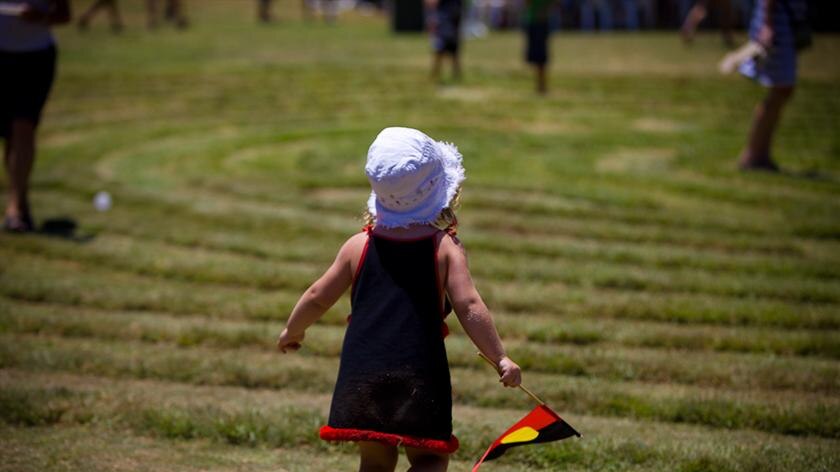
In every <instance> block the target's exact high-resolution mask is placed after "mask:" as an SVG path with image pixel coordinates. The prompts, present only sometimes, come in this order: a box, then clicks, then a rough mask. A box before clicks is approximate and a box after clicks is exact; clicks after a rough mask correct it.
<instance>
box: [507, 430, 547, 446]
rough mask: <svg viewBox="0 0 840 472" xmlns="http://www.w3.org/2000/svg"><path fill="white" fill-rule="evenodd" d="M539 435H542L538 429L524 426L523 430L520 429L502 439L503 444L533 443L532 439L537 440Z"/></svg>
mask: <svg viewBox="0 0 840 472" xmlns="http://www.w3.org/2000/svg"><path fill="white" fill-rule="evenodd" d="M539 435H540V433H539V432H538V431H537V430H536V429H534V428H532V427H530V426H523V427H522V428H519V429H517V430H516V431H514V432H512V433H510V434H508V435H507V436H505V437H504V438H502V444H510V443H517V442H527V441H531V440H532V439H536V437H537V436H539Z"/></svg>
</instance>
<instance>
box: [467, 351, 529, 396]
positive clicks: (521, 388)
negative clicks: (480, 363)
mask: <svg viewBox="0 0 840 472" xmlns="http://www.w3.org/2000/svg"><path fill="white" fill-rule="evenodd" d="M478 355H479V356H481V358H482V359H484V360H485V361H487V363H488V364H490V365H491V366H493V368H494V369H496V372H498V374H499V375H502V373H501V371H499V366H497V365H496V363H495V362H493V360H492V359H490V358H489V357H487V356H485V355H484V353H483V352H479V353H478ZM519 389H520V390H522V391H523V392H525V393H527V394H528V396H530V397H531V398H533V399H534V401H535V402H537V403H539V404H540V405H545V402H544V401H542V400H541V399H540V397H538V396H536V395H535V394H534V392H532V391H530V390H528V389H527V388H525V386H524V385H522V384H519Z"/></svg>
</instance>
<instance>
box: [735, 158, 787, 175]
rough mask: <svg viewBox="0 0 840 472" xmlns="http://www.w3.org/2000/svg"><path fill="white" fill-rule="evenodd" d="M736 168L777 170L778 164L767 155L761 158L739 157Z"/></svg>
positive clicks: (762, 170) (765, 170) (763, 170)
mask: <svg viewBox="0 0 840 472" xmlns="http://www.w3.org/2000/svg"><path fill="white" fill-rule="evenodd" d="M738 169H740V170H743V171H752V170H754V171H761V172H779V170H780V169H779V166H778V165H777V164H776V163H775V162H773V159H770V158H769V157H766V158H763V159H743V158H742V159H741V160H740V161H739V162H738Z"/></svg>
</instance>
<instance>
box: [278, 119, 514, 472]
mask: <svg viewBox="0 0 840 472" xmlns="http://www.w3.org/2000/svg"><path fill="white" fill-rule="evenodd" d="M365 172H366V174H367V176H368V180H369V181H370V184H371V187H372V189H373V191H372V192H371V195H370V199H369V200H368V204H367V207H368V209H367V211H368V215H369V216H370V220H371V221H370V222H371V223H372V224H371V225H368V226H367V227H366V228H365V230H364V231H363V232H361V233H359V234H356V235H355V236H352V237H351V238H350V239H348V240H347V242H346V243H344V245H343V246H342V247H341V249H340V250H339V252H338V256H337V257H336V259H335V262H333V264H332V266H330V268H329V269H328V270H327V271H326V273H324V275H322V276H321V278H320V279H318V280H317V281H316V282H315V283H314V284H313V285H312V286H311V287H309V289H307V290H306V292H305V293H304V294H303V296H302V297H301V299H300V300H299V301H298V303H297V305H296V306H295V308H294V310H293V311H292V314H291V316H290V317H289V320H288V322H287V324H286V329H284V330H283V332H282V333H281V334H280V337H279V338H278V340H277V347H278V349H279V350H280V351H282V352H284V353H285V352H287V351H294V350H297V349H298V348H300V343H301V342H302V341H303V339H304V333H305V331H306V328H308V327H309V326H310V325H311V324H312V323H314V322H315V321H316V320H317V319H318V318H320V317H321V315H323V314H324V312H326V311H327V310H328V309H329V308H330V307H331V306H332V305H333V304H334V303H335V302H336V301H337V300H338V299H339V297H341V295H342V294H343V293H344V292H345V291H346V290H347V289H348V288H351V287H352V288H351V291H350V296H351V307H352V308H351V315H350V317H348V322H349V324H348V327H347V333H346V334H345V337H344V344H343V346H342V350H341V363H340V367H339V371H338V380H337V381H336V386H335V392H334V394H333V399H332V405H331V407H330V417H329V422H328V425H327V426H323V427H322V428H321V431H320V436H321V438H322V439H324V440H328V441H355V442H357V443H358V445H359V453H360V456H361V465H360V469H359V470H360V471H362V472H369V471H393V470H394V468H395V467H396V464H397V457H398V450H397V447H398V446H404V447H405V451H406V455H407V457H408V460H409V462H410V463H411V469H410V470H411V471H421V470H422V471H445V470H446V468H447V465H448V462H449V454H451V453H452V452H454V451H455V450H456V449H457V448H458V440H457V439H456V438H455V436H453V435H452V390H451V385H450V379H449V365H448V361H447V358H446V349H445V346H444V342H443V338H444V336H446V334H447V329H446V324H445V323H444V321H443V319H444V317H445V316H446V315H447V313H448V312H449V310H450V309H451V308H454V310H455V314H456V315H457V317H458V320H459V321H460V322H461V325H462V326H463V327H464V331H465V332H466V333H467V335H468V336H469V337H470V339H472V341H473V343H475V345H476V346H477V347H478V349H479V350H480V351H481V352H482V353H484V354H486V355H487V356H488V357H489V358H490V359H492V360H494V361H495V362H496V365H497V366H498V368H499V370H500V372H501V379H500V381H501V382H502V383H503V384H504V385H505V386H508V387H516V386H518V385H519V383H520V381H521V373H520V369H519V366H518V365H516V363H514V362H513V361H512V360H510V359H509V358H508V357H507V356H506V355H505V350H504V347H503V346H502V342H501V340H500V339H499V335H498V334H497V333H496V328H495V326H494V324H493V319H492V317H491V316H490V313H489V311H488V310H487V307H486V306H485V304H484V302H483V301H482V299H481V296H480V295H479V294H478V291H477V290H476V288H475V286H474V285H473V281H472V278H471V276H470V272H469V269H468V268H467V258H466V253H465V251H464V247H463V246H462V245H461V243H460V242H459V241H458V239H457V238H456V237H455V236H454V234H455V226H456V225H457V220H456V218H455V213H454V210H455V207H456V206H457V202H458V194H459V188H460V184H461V182H462V181H463V180H464V168H463V167H462V165H461V155H460V154H459V153H458V150H457V149H456V148H455V146H453V145H451V144H446V143H442V142H438V141H434V140H433V139H431V138H429V137H428V136H426V135H425V134H423V133H422V132H420V131H418V130H415V129H409V128H386V129H384V130H382V132H380V133H379V135H378V136H377V137H376V140H374V142H373V144H372V145H371V146H370V149H369V151H368V158H367V165H366V166H365ZM450 303H451V308H450Z"/></svg>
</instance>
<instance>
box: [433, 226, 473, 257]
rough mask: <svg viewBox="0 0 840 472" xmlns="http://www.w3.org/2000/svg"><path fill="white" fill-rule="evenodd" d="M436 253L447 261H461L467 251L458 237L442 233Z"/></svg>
mask: <svg viewBox="0 0 840 472" xmlns="http://www.w3.org/2000/svg"><path fill="white" fill-rule="evenodd" d="M438 252H439V253H440V254H441V255H443V256H444V257H446V258H447V259H448V260H450V261H451V260H452V259H453V258H454V259H456V260H457V259H463V258H465V257H466V255H467V251H466V249H465V248H464V245H463V244H462V243H461V240H460V239H458V236H455V235H453V234H449V233H443V236H442V237H441V239H440V243H439V247H438Z"/></svg>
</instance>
